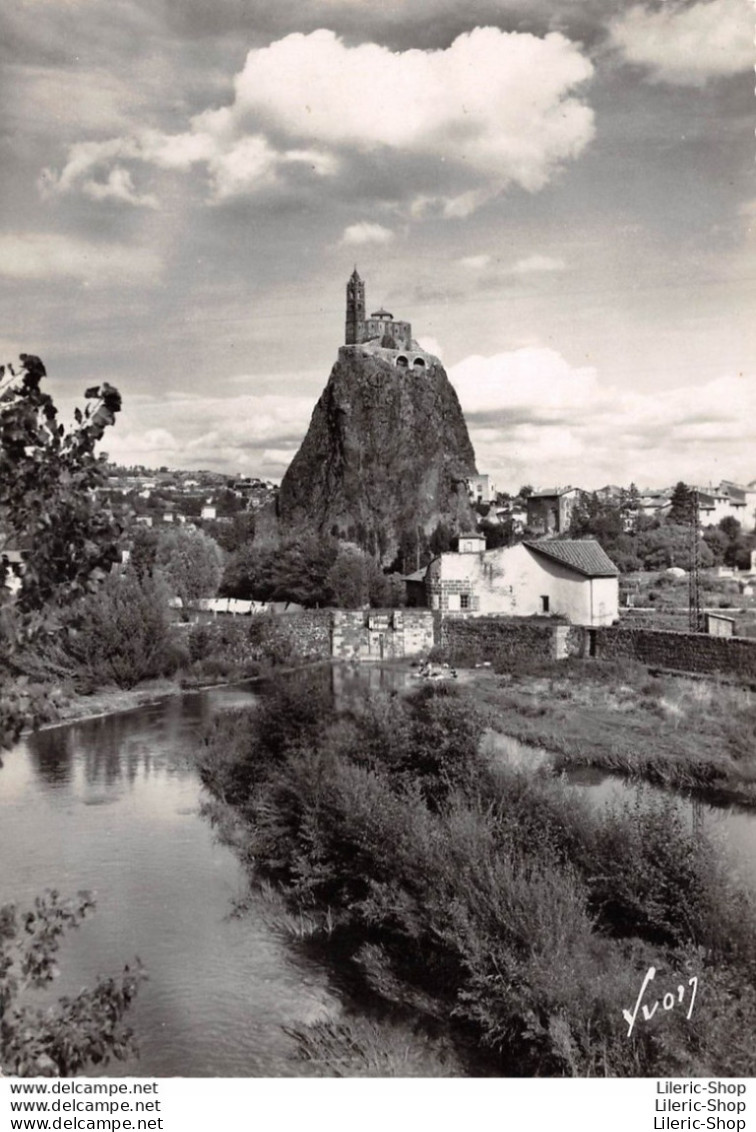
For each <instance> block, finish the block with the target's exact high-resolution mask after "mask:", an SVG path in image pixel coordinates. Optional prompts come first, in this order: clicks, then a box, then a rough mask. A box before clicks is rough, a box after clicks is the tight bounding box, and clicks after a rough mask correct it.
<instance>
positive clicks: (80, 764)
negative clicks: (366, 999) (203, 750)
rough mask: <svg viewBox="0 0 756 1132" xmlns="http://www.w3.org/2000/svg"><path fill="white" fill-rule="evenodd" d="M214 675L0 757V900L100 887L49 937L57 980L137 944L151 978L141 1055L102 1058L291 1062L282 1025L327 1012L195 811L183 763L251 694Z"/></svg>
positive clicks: (285, 1067)
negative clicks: (57, 938) (92, 905)
mask: <svg viewBox="0 0 756 1132" xmlns="http://www.w3.org/2000/svg"><path fill="white" fill-rule="evenodd" d="M252 698H253V695H252V692H251V691H245V690H241V689H214V690H212V691H208V692H202V693H200V694H195V695H185V696H178V697H175V698H173V699H170V700H166V701H165V702H163V703H159V704H154V705H151V706H149V707H143V708H139V709H137V710H134V711H130V712H124V713H121V714H118V715H112V716H107V717H103V718H100V719H92V720H88V721H85V722H79V723H75V724H71V725H67V726H64V727H57V728H54V729H51V730H46V731H41V732H39V733H37V734H35V735H30V736H28V737H27V738H25V739H24V740H23V741H22V742H21V743H19V744H18V745H17V746H16V747H14V748H13V749H12V750H11V751H9V752H7V753H4V755H3V763H4V766H3V769H2V770H0V861H1V862H2V879H1V880H0V904H4V903H8V902H11V901H18V902H19V903H20V904H21V905H22V906H27V905H28V904H30V903H31V902H32V901H33V899H34V897H35V896H36V895H37V894H39V893H41V892H42V891H43V890H44V889H46V888H53V887H54V888H57V889H58V890H59V891H60V892H61V894H62V895H74V894H75V893H76V892H77V891H78V890H79V889H89V890H92V891H93V892H94V893H95V894H96V899H97V909H96V912H95V914H94V915H93V916H92V917H91V918H89V919H88V920H87V921H85V923H84V924H83V925H82V926H81V927H80V928H79V929H78V930H77V931H76V932H74V933H72V934H71V936H70V937H69V939H68V940H67V942H66V943H65V944H64V946H63V948H62V950H61V957H60V966H61V970H62V972H63V973H62V975H61V978H60V979H59V980H57V981H56V983H55V985H54V986H55V994H56V995H58V994H64V993H71V992H72V991H73V992H76V991H77V990H78V989H79V988H80V987H82V986H84V985H91V984H92V982H93V980H94V978H95V976H96V975H97V974H99V973H102V974H110V973H112V974H116V973H117V972H118V971H119V970H120V969H121V968H122V966H123V964H124V963H127V962H130V961H131V960H132V958H133V957H134V956H136V955H138V956H139V957H140V958H141V960H142V962H143V963H144V965H145V967H146V969H147V972H148V975H149V980H148V982H146V983H144V984H143V986H142V987H141V989H140V992H139V995H138V997H137V1001H136V1003H135V1004H134V1006H133V1008H132V1010H131V1011H130V1012H129V1016H128V1022H129V1024H130V1025H131V1026H132V1027H133V1029H134V1031H135V1033H136V1035H137V1037H138V1042H139V1047H140V1057H139V1058H138V1060H137V1059H132V1060H130V1061H126V1062H112V1063H111V1065H110V1066H109V1067H108V1068H107V1069H105V1070H104V1072H106V1073H109V1074H113V1075H120V1074H134V1075H141V1076H167V1077H170V1076H187V1077H202V1076H225V1077H233V1076H239V1077H256V1076H300V1075H302V1074H303V1073H304V1072H306V1071H307V1065H306V1063H303V1062H301V1061H298V1060H296V1049H295V1043H294V1041H293V1039H291V1038H290V1037H289V1036H288V1035H287V1034H286V1032H285V1031H284V1029H283V1026H284V1025H288V1024H293V1023H297V1022H307V1021H310V1020H312V1019H314V1018H316V1017H319V1016H322V1015H323V1014H324V1013H328V1014H329V1015H333V1014H335V1013H338V1009H339V1004H338V1001H337V1000H336V999H335V998H334V996H333V995H332V994H331V992H330V991H329V989H328V981H327V978H326V975H325V973H324V972H323V971H321V970H319V969H318V968H317V967H314V966H309V965H308V964H307V963H306V961H304V960H302V959H300V958H299V957H295V956H294V955H293V954H292V952H291V950H290V949H288V948H287V947H286V946H285V944H284V943H283V942H282V941H281V940H280V938H279V937H278V936H277V934H276V933H275V931H274V930H273V929H272V928H271V927H270V926H269V922H268V920H266V917H265V914H264V911H263V908H262V906H261V905H260V906H258V907H257V908H256V907H255V904H254V901H253V903H252V906H251V908H250V910H249V911H248V912H247V914H246V915H245V916H244V917H243V918H242V919H238V918H234V917H233V916H232V915H230V913H231V911H232V908H233V905H234V901H236V900H238V899H240V898H243V897H245V896H246V895H247V885H246V882H245V877H244V873H243V870H242V868H241V866H240V865H239V863H238V861H237V860H236V857H235V856H234V853H233V852H232V850H231V849H229V848H227V847H226V846H224V845H221V844H219V843H218V842H217V839H216V838H215V836H214V833H213V830H212V828H211V826H210V823H209V822H208V821H207V820H206V819H204V818H203V817H202V816H201V815H200V812H199V806H200V802H201V797H202V787H201V785H200V782H199V779H198V777H197V772H196V770H195V768H194V766H193V763H192V750H193V748H194V746H195V744H196V741H197V736H198V735H199V733H200V732H201V730H202V728H203V727H204V726H205V725H206V723H207V721H208V720H209V719H210V717H211V716H212V715H213V714H214V713H215V712H218V711H222V710H224V709H226V708H229V707H235V706H240V705H241V704H249V703H251V702H252Z"/></svg>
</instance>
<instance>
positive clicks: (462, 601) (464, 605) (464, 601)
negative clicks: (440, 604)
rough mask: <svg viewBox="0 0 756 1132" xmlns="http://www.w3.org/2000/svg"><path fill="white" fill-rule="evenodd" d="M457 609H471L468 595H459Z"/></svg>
mask: <svg viewBox="0 0 756 1132" xmlns="http://www.w3.org/2000/svg"><path fill="white" fill-rule="evenodd" d="M459 608H460V609H471V608H472V602H471V601H470V595H469V594H460V595H459Z"/></svg>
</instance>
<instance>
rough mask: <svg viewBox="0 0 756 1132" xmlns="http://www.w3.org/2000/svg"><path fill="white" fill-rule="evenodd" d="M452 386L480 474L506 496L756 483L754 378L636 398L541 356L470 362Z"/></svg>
mask: <svg viewBox="0 0 756 1132" xmlns="http://www.w3.org/2000/svg"><path fill="white" fill-rule="evenodd" d="M449 376H450V378H451V380H452V382H453V384H454V385H455V388H456V389H457V392H458V394H459V398H460V402H461V404H462V408H463V411H464V413H465V416H466V418H467V421H468V426H469V428H470V433H471V437H472V440H473V444H474V447H475V451H476V455H477V459H478V467H479V468H481V470H483V471H490V472H492V473H494V475H495V477H496V478H497V479H498V481H499V482H500V485H501V486H502V487H505V486H507V485H508V486H511V487H515V488H516V487H517V486H518V485H519V484H520V483H524V482H526V481H529V482H534V483H536V484H538V485H540V486H544V487H545V486H549V484H553V483H562V484H564V483H573V484H576V485H577V486H581V487H587V488H595V487H599V486H601V485H602V484H604V483H606V482H618V483H629V482H630V481H631V480H635V481H636V482H637V483H638V484H639V485H642V486H645V485H653V484H657V485H663V484H667V483H674V482H676V481H677V480H679V479H686V480H690V481H692V482H696V481H697V482H699V483H706V482H708V480H709V479H712V480H714V481H717V480H718V479H720V478H730V479H742V480H746V481H750V480H753V479H754V478H756V456H755V455H754V452H753V425H752V421H753V419H754V417H755V416H756V378H751V379H747V378H744V377H740V376H738V377H735V376H727V375H725V376H721V377H718V378H716V379H713V380H711V381H709V382H708V383H706V384H704V385H700V386H696V387H695V388H690V387H688V386H686V387H682V388H675V389H667V390H664V391H660V392H649V393H639V392H632V391H630V390H629V389H625V388H623V389H618V388H612V387H607V386H605V385H603V384H602V382H601V381H600V378H599V375H598V374H597V372H596V371H595V370H594V369H591V368H580V367H573V366H571V365H570V364H569V363H568V362H567V361H566V360H565V359H564V358H563V357H561V355H560V354H558V353H557V352H555V351H554V350H550V349H547V348H543V347H531V348H527V349H522V350H514V351H511V352H509V353H504V354H498V355H494V356H492V357H488V358H484V357H480V356H472V357H469V358H466V359H465V360H464V361H462V362H460V363H458V364H457V365H456V366H453V367H452V368H451V370H450V371H449ZM723 442H725V443H723ZM504 480H506V483H504V482H503V481H504Z"/></svg>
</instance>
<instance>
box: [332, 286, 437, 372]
mask: <svg viewBox="0 0 756 1132" xmlns="http://www.w3.org/2000/svg"><path fill="white" fill-rule="evenodd" d="M366 310H367V308H366V305H365V283H364V281H363V280H362V279H361V278H360V276H359V273H358V271H357V268H356V267H355V269H354V271H353V272H352V274H351V275H350V277H349V280H348V281H347V285H346V327H345V333H344V345H343V346H342V347H341V348H340V350H339V353H341V352H342V351H343V350H356V349H359V350H360V351H361V352H362V353H363V354H370V355H373V356H374V357H379V358H383V360H384V361H387V362H390V363H391V364H392V365H395V366H396V367H397V369H404V370H407V371H408V372H412V373H416V374H417V373H420V374H422V373H424V372H425V370H426V369H427V368H428V367H429V366H432V365H440V362H439V359H438V358H437V357H436V356H435V355H434V354H429V353H428V352H427V351H426V350H422V349H421V348H420V346H419V345H418V344H417V342H416V341H415V339H414V338H413V337H412V325H411V324H410V323H409V322H404V321H402V320H399V319H395V318H394V316H393V314H392V313H391V311H387V310H384V309H383V307H381V308H380V310H377V311H373V313H372V314H371V315H370V317H369V318H368V317H366V313H365V312H366Z"/></svg>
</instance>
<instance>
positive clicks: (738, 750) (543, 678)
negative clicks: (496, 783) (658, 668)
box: [459, 660, 756, 806]
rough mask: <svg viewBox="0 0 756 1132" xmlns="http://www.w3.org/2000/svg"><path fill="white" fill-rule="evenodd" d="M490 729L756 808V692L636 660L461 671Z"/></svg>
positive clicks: (558, 758) (569, 762)
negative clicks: (661, 671) (654, 672)
mask: <svg viewBox="0 0 756 1132" xmlns="http://www.w3.org/2000/svg"><path fill="white" fill-rule="evenodd" d="M459 682H460V684H461V686H462V692H463V695H464V697H465V698H466V702H468V703H469V704H470V706H471V707H472V706H473V705H474V706H475V707H476V708H477V709H478V710H482V711H483V712H484V713H485V717H486V721H487V724H488V726H489V727H491V728H492V729H493V730H495V731H499V732H500V733H502V734H505V735H509V736H512V737H513V738H515V739H518V740H519V741H520V742H522V743H525V744H527V745H529V746H534V747H536V746H537V747H542V748H545V749H546V750H547V751H549V752H551V753H552V754H553V756H554V759H553V766H554V769H555V770H557V771H559V770H562V769H566V768H568V767H569V768H572V767H596V768H598V769H601V770H606V771H611V772H613V773H616V774H621V775H625V776H627V777H629V778H635V779H642V780H645V781H648V782H652V783H655V784H657V785H663V786H672V787H675V788H678V789H682V790H693V791H697V792H702V793H704V794H705V795H706V796H708V797H709V798H710V799H711V800H717V801H731V802H737V803H739V804H741V805H747V806H756V695H754V693H753V692H752V691H751V690H749V689H746V688H740V687H737V686H733V685H730V684H724V683H720V682H718V681H717V680H715V679H711V680H701V679H692V678H690V679H688V678H686V677H680V676H672V675H668V674H659V675H652V674H651V673H650V672H649V671H648V669H647V668H646V667H645V666H643V665H640V664H634V663H631V662H623V663H620V664H618V663H609V662H601V661H590V662H586V661H579V660H575V661H559V662H558V663H554V665H553V666H551V667H550V668H549V667H547V668H546V670H545V671H544V670H543V669H542V670H541V671H540V672H538V671H535V672H531V673H527V672H518V673H509V674H505V675H497V674H495V673H493V672H491V671H490V670H466V671H465V672H464V673H463V672H460V681H459Z"/></svg>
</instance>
